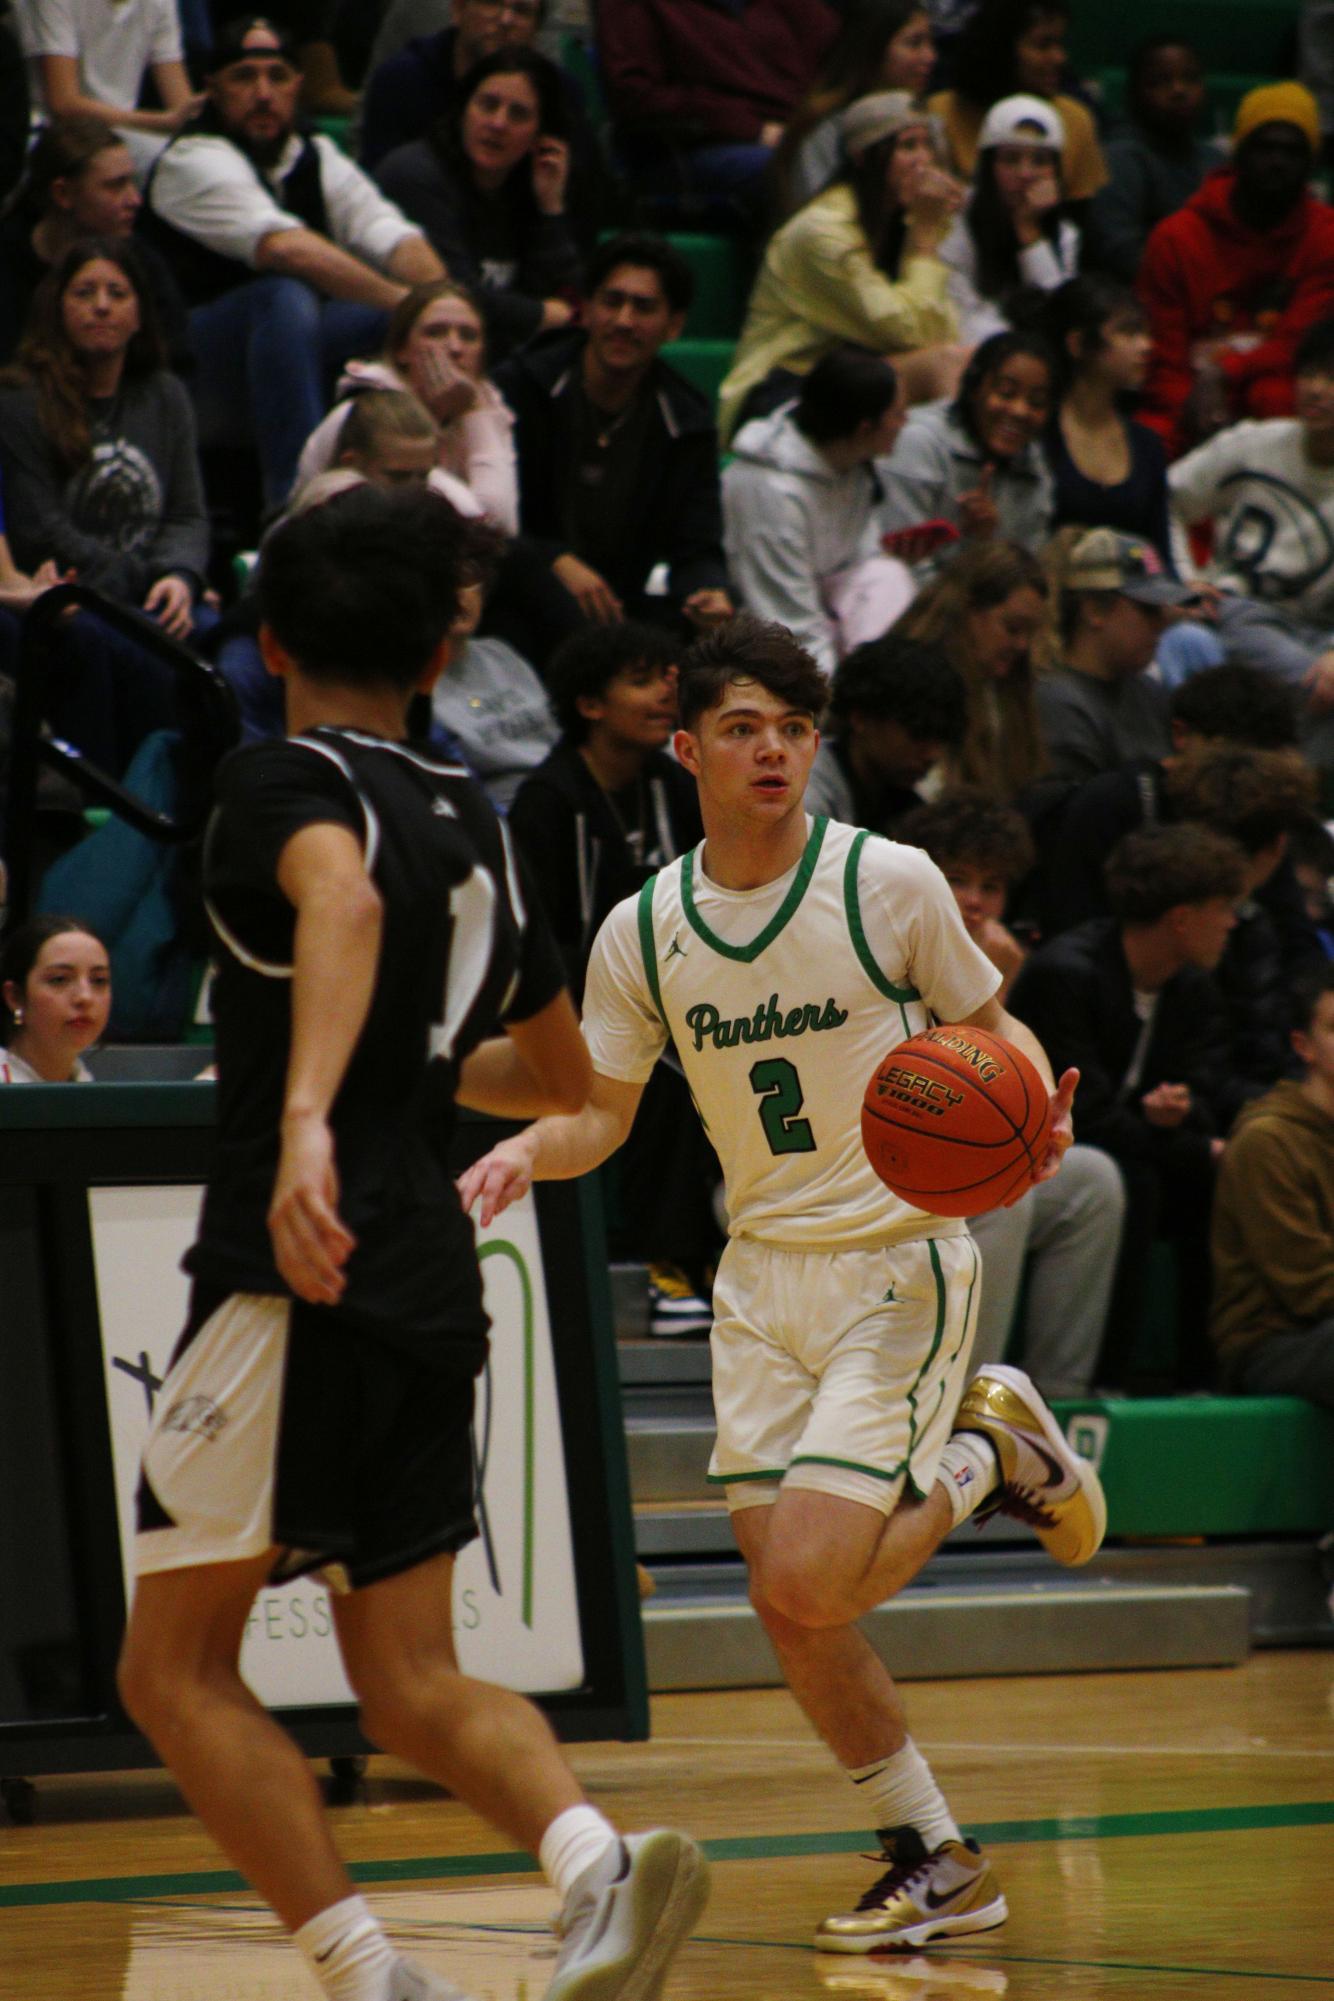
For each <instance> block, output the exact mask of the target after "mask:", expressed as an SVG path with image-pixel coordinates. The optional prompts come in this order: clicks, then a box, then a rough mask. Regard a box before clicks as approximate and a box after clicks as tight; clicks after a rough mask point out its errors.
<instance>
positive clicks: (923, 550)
mask: <svg viewBox="0 0 1334 2001" xmlns="http://www.w3.org/2000/svg"><path fill="white" fill-rule="evenodd" d="M958 539H959V530H958V528H957V527H956V526H955V524H954V523H953V522H952V521H942V520H937V521H916V522H914V523H913V525H912V527H911V528H888V529H886V531H885V533H884V534H883V535H882V536H881V537H880V547H881V548H882V549H883V550H884V552H885V554H886V555H887V556H899V557H901V558H902V559H903V560H904V561H905V562H910V563H921V562H924V561H925V559H926V558H927V557H928V556H934V555H935V553H936V551H937V550H938V549H947V548H948V547H949V545H950V543H951V542H957V541H958Z"/></svg>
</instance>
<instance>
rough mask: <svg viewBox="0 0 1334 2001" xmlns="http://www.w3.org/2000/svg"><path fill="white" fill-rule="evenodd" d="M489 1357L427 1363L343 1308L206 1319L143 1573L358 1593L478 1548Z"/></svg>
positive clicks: (149, 1481)
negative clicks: (202, 1572)
mask: <svg viewBox="0 0 1334 2001" xmlns="http://www.w3.org/2000/svg"><path fill="white" fill-rule="evenodd" d="M484 1354H485V1351H484V1348H483V1346H482V1344H480V1343H479V1344H477V1345H476V1346H475V1347H473V1346H469V1347H468V1348H466V1349H463V1350H461V1359H460V1361H459V1362H458V1364H457V1366H455V1367H445V1368H438V1367H434V1366H432V1367H427V1366H426V1365H425V1364H424V1363H422V1362H420V1361H418V1360H416V1359H414V1358H413V1357H411V1356H409V1355H405V1354H403V1353H401V1352H399V1351H398V1350H396V1349H394V1348H391V1347H388V1346H386V1345H383V1344H381V1343H380V1342H378V1341H376V1340H375V1339H374V1338H373V1337H370V1336H368V1334H367V1332H366V1330H365V1328H364V1327H362V1326H352V1325H350V1324H349V1323H348V1322H347V1321H346V1319H344V1318H342V1317H340V1315H339V1312H338V1309H337V1308H336V1307H324V1306H322V1307H313V1306H307V1305H305V1304H304V1303H303V1302H302V1301H300V1300H291V1299H285V1298H277V1297H271V1296H269V1295H267V1294H258V1293H232V1294H229V1295H228V1296H227V1297H225V1298H224V1299H222V1301H221V1302H220V1303H219V1302H218V1301H217V1299H216V1296H215V1298H214V1299H213V1300H208V1301H204V1302H203V1303H202V1304H200V1305H199V1306H197V1308H196V1310H195V1311H194V1312H193V1313H192V1316H191V1319H190V1321H189V1323H188V1324H187V1326H186V1329H185V1332H184V1334H183V1335H182V1337H181V1340H180V1342H179V1343H178V1345H177V1348H176V1352H175V1355H174V1356H173V1358H172V1363H171V1367H170V1369H169V1370H168V1372H167V1377H166V1381H165V1382H164V1383H163V1385H162V1388H161V1390H160V1391H159V1393H158V1397H157V1401H156V1407H155V1410H154V1415H153V1420H152V1425H151V1428H150V1430H149V1434H148V1438H147V1440H146V1442H145V1445H144V1452H143V1460H142V1465H141V1469H140V1479H139V1493H138V1535H137V1537H136V1542H135V1567H136V1570H137V1571H138V1572H139V1573H140V1574H141V1575H142V1574H145V1573H148V1572H151V1571H159V1570H179V1569H184V1568H186V1567H189V1566H193V1565H197V1564H205V1563H234V1562H238V1561H240V1560H242V1559H244V1558H247V1557H253V1556H258V1555H260V1554H261V1553H262V1552H263V1551H264V1550H266V1549H270V1548H272V1549H274V1550H276V1552H277V1554H276V1556H275V1559H274V1563H273V1568H272V1570H271V1572H270V1581H271V1582H272V1583H275V1584H276V1583H282V1582H283V1581H285V1580H286V1579H287V1578H291V1577H297V1576H301V1575H303V1574H304V1573H306V1572H308V1571H320V1572H322V1573H323V1575H324V1578H325V1581H326V1582H327V1583H328V1584H329V1585H330V1586H331V1588H332V1589H334V1590H340V1589H341V1590H347V1589H354V1588H355V1587H356V1586H358V1585H364V1584H373V1583H375V1582H377V1581H378V1580H379V1579H381V1578H385V1577H392V1576H394V1575H395V1574H396V1573H397V1572H399V1571H403V1570H409V1569H411V1568H412V1567H413V1565H414V1564H418V1563H422V1562H424V1561H425V1560H426V1559H427V1558H428V1557H431V1556H436V1555H439V1554H440V1553H442V1552H450V1553H452V1552H455V1551H457V1550H460V1549H462V1548H464V1547H465V1545H466V1544H468V1543H469V1542H471V1541H472V1540H473V1538H474V1536H475V1535H476V1533H477V1527H476V1522H475V1520H474V1515H473V1500H474V1471H473V1467H474V1455H473V1442H472V1416H473V1404H474V1394H475V1382H476V1372H477V1371H478V1370H479V1369H480V1368H481V1366H482V1362H483V1360H484Z"/></svg>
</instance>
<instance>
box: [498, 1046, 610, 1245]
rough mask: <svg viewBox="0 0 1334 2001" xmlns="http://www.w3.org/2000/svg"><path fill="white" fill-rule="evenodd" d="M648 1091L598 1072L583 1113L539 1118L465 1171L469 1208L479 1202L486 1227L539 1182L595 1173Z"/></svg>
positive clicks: (595, 1074)
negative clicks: (563, 1116) (595, 1169)
mask: <svg viewBox="0 0 1334 2001" xmlns="http://www.w3.org/2000/svg"><path fill="white" fill-rule="evenodd" d="M643 1090H644V1087H643V1085H642V1084H623V1083H621V1082H619V1081H618V1080H617V1079H616V1078H614V1077H604V1076H602V1074H601V1073H600V1072H599V1071H594V1073H593V1085H592V1089H591V1091H590V1092H589V1096H588V1103H587V1104H586V1105H585V1106H584V1108H583V1110H582V1111H581V1112H579V1113H577V1114H576V1115H575V1116H574V1117H573V1118H568V1117H567V1118H547V1119H539V1120H538V1121H537V1124H536V1125H532V1126H529V1127H528V1128H527V1130H526V1131H524V1132H521V1133H516V1134H515V1135H514V1137H513V1139H503V1140H501V1141H500V1143H499V1145H498V1146H493V1147H492V1149H491V1151H490V1153H484V1154H483V1155H482V1158H481V1159H480V1160H476V1161H474V1162H473V1164H472V1166H471V1167H469V1168H466V1169H465V1170H464V1172H463V1173H462V1174H461V1175H460V1176H459V1183H458V1188H459V1195H460V1198H461V1199H462V1202H463V1206H464V1208H465V1209H472V1208H473V1207H474V1206H476V1209H477V1220H478V1222H479V1223H480V1224H481V1225H482V1227H483V1228H485V1227H486V1225H487V1224H488V1223H490V1222H491V1221H492V1220H493V1219H494V1218H495V1217H496V1216H498V1215H499V1214H500V1212H501V1210H502V1209H508V1208H509V1205H510V1203H511V1202H517V1201H518V1200H519V1198H520V1196H522V1195H526V1194H527V1192H528V1190H529V1189H530V1188H531V1187H532V1185H533V1183H534V1182H535V1181H573V1180H575V1179H576V1178H577V1177H578V1176H579V1175H581V1174H590V1173H591V1172H592V1170H593V1169H594V1168H595V1167H600V1166H601V1165H602V1163H603V1161H604V1160H607V1159H609V1158H610V1156H611V1155H612V1154H613V1153H615V1151H616V1149H617V1147H618V1146H620V1145H621V1144H622V1143H623V1142H624V1140H625V1138H626V1135H627V1134H628V1133H629V1131H630V1128H631V1126H632V1125H633V1124H634V1119H635V1113H636V1111H637V1110H638V1109H639V1100H640V1098H641V1096H642V1095H643Z"/></svg>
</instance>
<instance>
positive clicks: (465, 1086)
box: [454, 988, 593, 1119]
mask: <svg viewBox="0 0 1334 2001" xmlns="http://www.w3.org/2000/svg"><path fill="white" fill-rule="evenodd" d="M592 1082H593V1064H592V1061H591V1059H590V1057H589V1054H588V1045H587V1044H586V1043H585V1041H584V1038H583V1035H582V1033H581V1031H580V1028H579V1017H578V1016H577V1015H576V1013H575V1011H574V1003H573V1001H572V1000H571V999H570V996H569V994H568V993H567V992H566V991H565V989H564V988H562V989H561V991H560V992H559V993H558V994H557V995H556V997H555V999H554V1000H551V1001H548V1002H547V1005H546V1006H545V1007H544V1008H540V1009H539V1010H538V1012H537V1013H536V1014H534V1015H530V1016H529V1018H528V1020H527V1021H511V1022H506V1024H505V1033H504V1034H503V1035H497V1036H493V1037H492V1038H491V1039H490V1040H489V1041H487V1042H483V1043H480V1044H479V1045H478V1047H477V1048H476V1049H474V1050H473V1051H472V1053H471V1055H469V1056H465V1057H464V1059H463V1062H462V1064H461V1065H460V1067H459V1081H458V1085H457V1087H456V1089H455V1092H454V1096H455V1097H456V1098H457V1100H458V1102H459V1103H460V1104H461V1105H466V1106H467V1107H468V1109H469V1110H470V1111H474V1112H490V1113H491V1114H492V1116H493V1117H494V1118H498V1119H540V1118H545V1117H546V1116H547V1115H548V1113H556V1112H567V1113H570V1114H573V1113H575V1112H579V1111H582V1110H583V1107H584V1106H585V1104H586V1103H587V1102H588V1092H589V1087H590V1085H591V1084H592Z"/></svg>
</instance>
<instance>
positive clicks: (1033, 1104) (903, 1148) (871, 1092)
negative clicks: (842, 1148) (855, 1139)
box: [862, 1023, 1051, 1216]
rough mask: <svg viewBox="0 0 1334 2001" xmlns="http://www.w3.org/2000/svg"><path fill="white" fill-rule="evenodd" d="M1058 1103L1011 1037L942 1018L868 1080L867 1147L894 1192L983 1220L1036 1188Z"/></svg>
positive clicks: (942, 1211) (931, 1208)
mask: <svg viewBox="0 0 1334 2001" xmlns="http://www.w3.org/2000/svg"><path fill="white" fill-rule="evenodd" d="M1050 1124H1051V1105H1050V1101H1049V1098H1048V1095H1047V1087H1046V1085H1045V1084H1044V1083H1043V1081H1042V1079H1041V1077H1040V1076H1039V1075H1038V1072H1037V1071H1036V1070H1035V1069H1034V1067H1033V1065H1032V1064H1031V1063H1030V1062H1029V1060H1028V1058H1027V1057H1026V1056H1025V1055H1024V1054H1023V1052H1022V1050H1019V1049H1016V1048H1015V1046H1014V1044H1013V1043H1012V1042H1006V1041H1005V1039H1004V1038H1003V1037H1002V1036H999V1035H988V1034H987V1032H986V1031H985V1029H981V1028H967V1027H962V1026H959V1027H953V1026H949V1025H947V1024H944V1023H942V1024H941V1025H939V1026H938V1027H936V1028H928V1029H926V1030H925V1031H924V1032H923V1033H922V1034H921V1035H914V1036H911V1037H910V1038H909V1039H908V1041H907V1042H900V1043H899V1045H898V1047H897V1048H895V1049H891V1050H890V1052H889V1054H888V1056H886V1057H885V1059H884V1061H883V1062H882V1063H880V1064H879V1065H878V1066H877V1068H876V1071H875V1075H874V1076H873V1077H872V1078H871V1081H870V1083H869V1084H868V1085H867V1086H866V1096H865V1098H864V1099H863V1101H862V1145H863V1146H864V1147H865V1148H866V1157H867V1159H868V1160H869V1161H870V1163H871V1165H872V1167H873V1168H874V1169H875V1171H876V1173H877V1174H878V1175H879V1176H880V1179H881V1180H882V1181H883V1182H884V1184H885V1186H886V1188H888V1189H890V1190H891V1191H892V1193H893V1194H895V1195H897V1196H898V1197H899V1198H900V1199H901V1200H902V1201H904V1202H910V1203H911V1204H912V1206H913V1208H914V1209H925V1210H927V1211H928V1212H929V1213H930V1214H931V1215H933V1216H980V1215H982V1214H984V1212H985V1211H986V1210H988V1209H998V1208H999V1207H1000V1206H1001V1204H1002V1203H1003V1202H1006V1201H1008V1200H1009V1198H1010V1197H1011V1196H1012V1195H1018V1194H1021V1193H1022V1192H1023V1190H1024V1189H1026V1188H1027V1187H1029V1186H1030V1184H1031V1182H1032V1180H1033V1176H1034V1174H1035V1173H1036V1171H1037V1169H1038V1168H1039V1167H1041V1165H1042V1162H1043V1160H1044V1159H1045V1157H1046V1152H1047V1132H1048V1128H1049V1126H1050Z"/></svg>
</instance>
